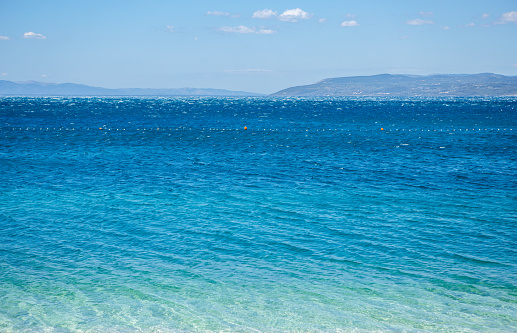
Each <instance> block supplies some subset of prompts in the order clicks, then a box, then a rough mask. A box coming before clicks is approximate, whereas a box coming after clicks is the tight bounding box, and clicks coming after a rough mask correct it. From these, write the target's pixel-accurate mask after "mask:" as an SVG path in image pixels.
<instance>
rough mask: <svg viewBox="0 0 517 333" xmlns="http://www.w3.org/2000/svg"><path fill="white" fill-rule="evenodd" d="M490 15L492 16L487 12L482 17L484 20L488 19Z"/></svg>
mask: <svg viewBox="0 0 517 333" xmlns="http://www.w3.org/2000/svg"><path fill="white" fill-rule="evenodd" d="M489 17H490V15H488V14H487V13H485V14H483V15H481V19H483V20H486V19H487V18H489Z"/></svg>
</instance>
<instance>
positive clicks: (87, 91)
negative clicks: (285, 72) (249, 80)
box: [0, 80, 261, 97]
mask: <svg viewBox="0 0 517 333" xmlns="http://www.w3.org/2000/svg"><path fill="white" fill-rule="evenodd" d="M0 95H6V96H221V97H223V96H227V97H232V96H236V97H240V96H261V94H256V93H251V92H245V91H231V90H225V89H198V88H179V89H142V88H128V89H108V88H100V87H91V86H87V85H83V84H75V83H46V82H36V81H27V82H12V81H4V80H0Z"/></svg>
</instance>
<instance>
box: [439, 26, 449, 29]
mask: <svg viewBox="0 0 517 333" xmlns="http://www.w3.org/2000/svg"><path fill="white" fill-rule="evenodd" d="M440 28H441V29H443V30H449V29H450V28H449V27H448V26H440Z"/></svg>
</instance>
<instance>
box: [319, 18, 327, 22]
mask: <svg viewBox="0 0 517 333" xmlns="http://www.w3.org/2000/svg"><path fill="white" fill-rule="evenodd" d="M318 22H319V23H326V22H327V19H326V18H320V19H319V20H318Z"/></svg>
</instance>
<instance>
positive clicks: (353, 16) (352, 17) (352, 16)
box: [346, 13, 356, 19]
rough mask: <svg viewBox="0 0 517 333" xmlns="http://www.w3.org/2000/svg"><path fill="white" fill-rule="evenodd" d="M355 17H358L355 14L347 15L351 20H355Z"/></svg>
mask: <svg viewBox="0 0 517 333" xmlns="http://www.w3.org/2000/svg"><path fill="white" fill-rule="evenodd" d="M355 16H356V15H355V14H350V13H348V14H346V17H348V18H351V19H355Z"/></svg>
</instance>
